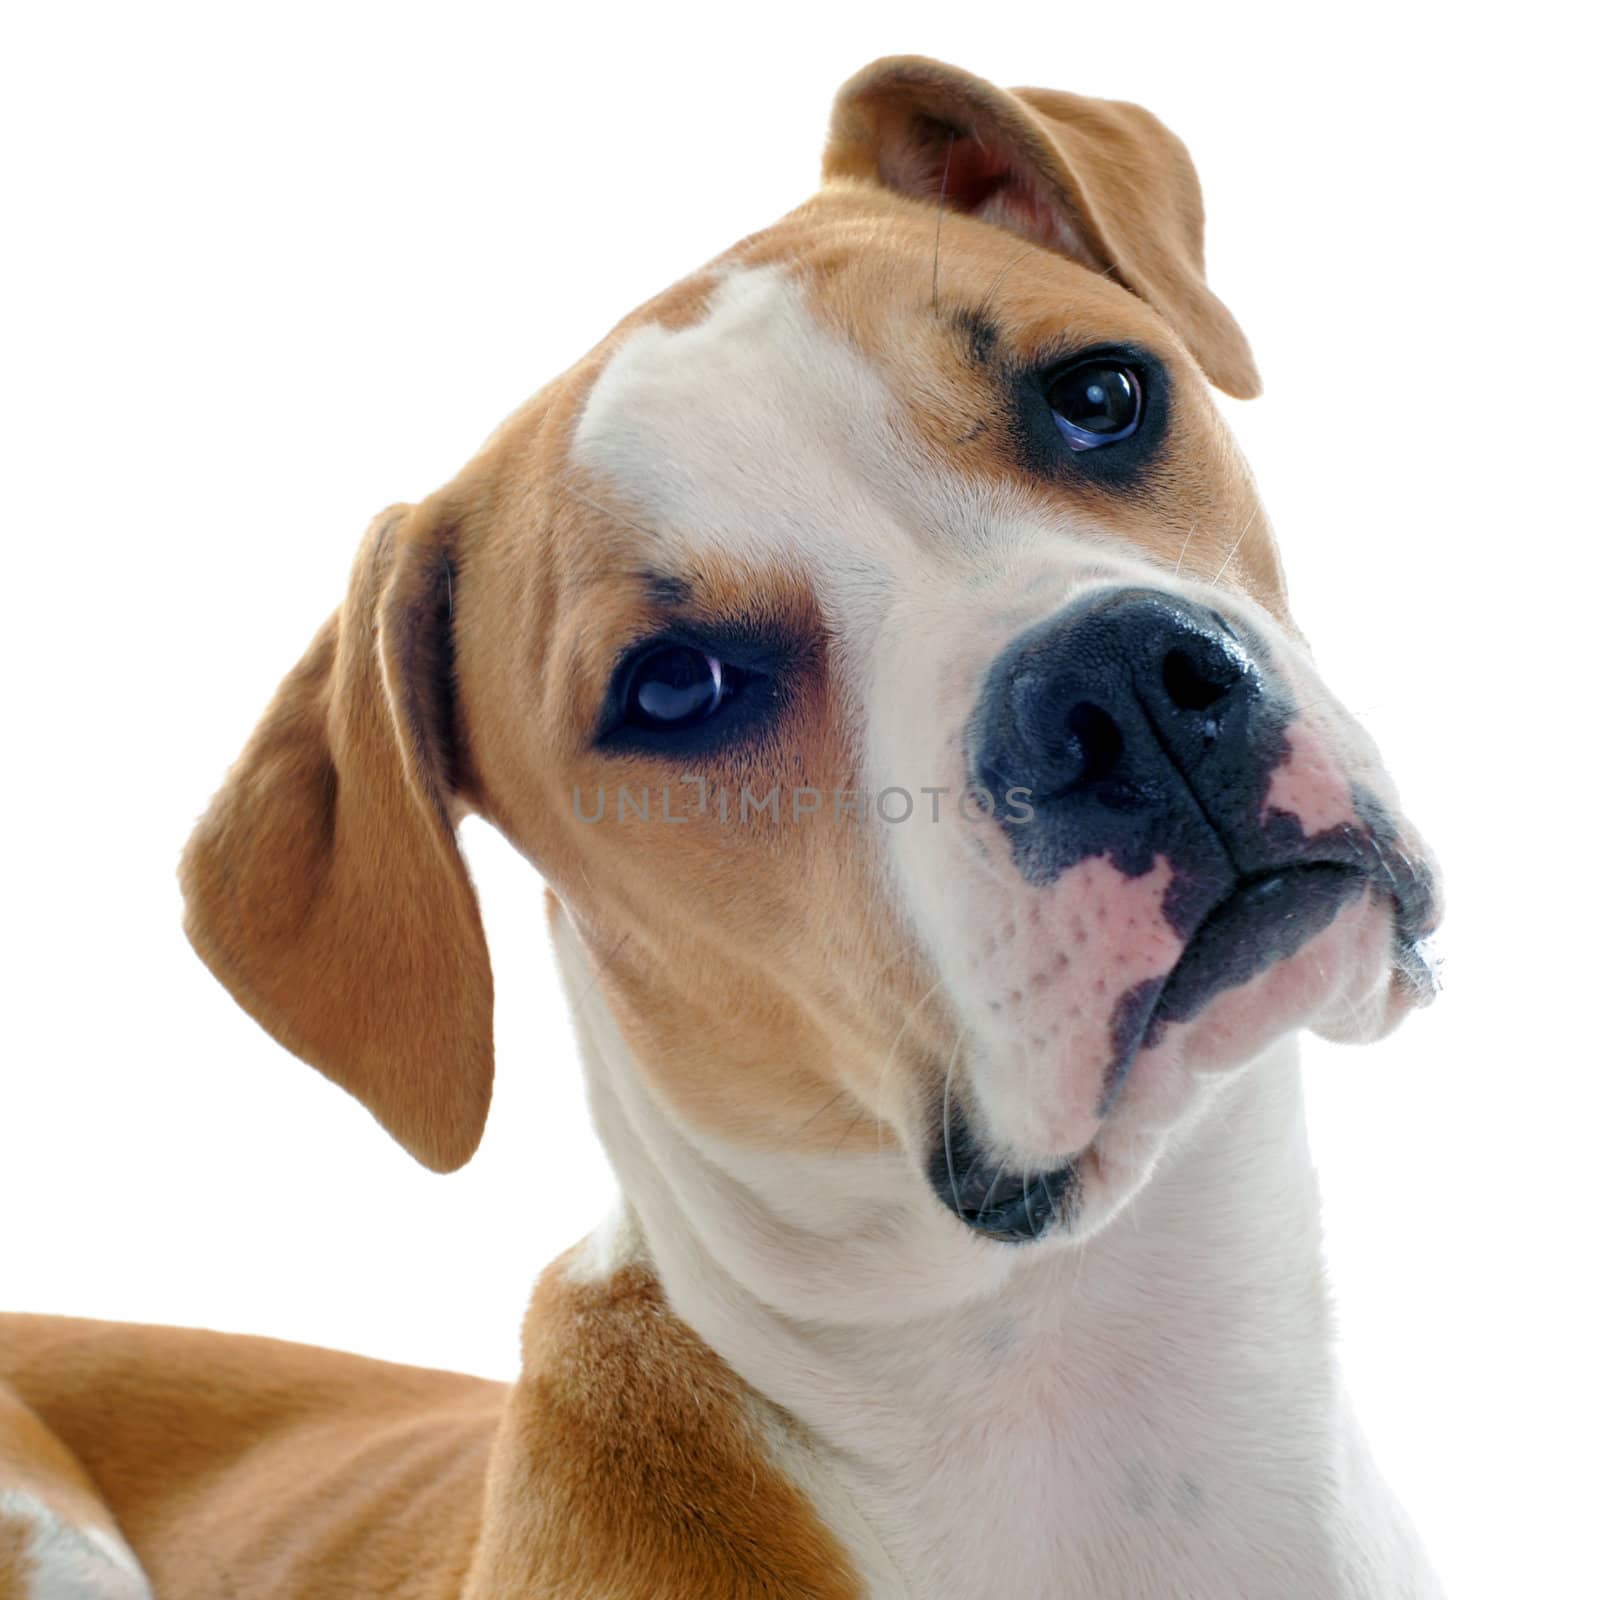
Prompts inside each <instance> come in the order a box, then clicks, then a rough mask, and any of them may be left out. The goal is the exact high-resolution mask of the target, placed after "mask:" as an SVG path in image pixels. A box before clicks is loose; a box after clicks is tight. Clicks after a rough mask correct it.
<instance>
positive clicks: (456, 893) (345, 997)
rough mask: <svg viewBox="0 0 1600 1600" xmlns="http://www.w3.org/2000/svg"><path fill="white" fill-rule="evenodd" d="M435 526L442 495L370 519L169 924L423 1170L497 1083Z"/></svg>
mask: <svg viewBox="0 0 1600 1600" xmlns="http://www.w3.org/2000/svg"><path fill="white" fill-rule="evenodd" d="M452 526H453V524H452V520H451V518H450V515H449V513H448V511H447V510H446V509H445V508H444V503H443V496H442V495H441V496H436V497H435V498H434V499H433V500H432V501H429V502H425V503H424V504H423V505H421V506H416V507H400V508H397V509H396V510H395V511H393V512H391V513H386V514H385V515H384V516H382V517H380V518H379V519H378V520H377V521H376V522H374V523H373V525H372V527H371V528H370V529H369V530H368V532H367V536H366V538H365V539H364V540H363V541H362V544H361V550H360V553H359V554H358V555H357V557H356V563H355V567H354V570H353V571H352V572H351V575H350V587H349V591H348V593H347V594H346V596H345V601H344V604H343V605H342V606H341V607H340V608H339V609H338V610H337V611H336V612H335V613H334V614H333V616H332V617H330V618H329V619H328V621H327V623H326V624H325V625H324V626H323V628H322V629H321V631H320V632H319V633H318V634H317V636H316V638H315V639H314V640H312V642H311V646H310V648H309V649H308V650H307V651H306V653H305V655H304V656H303V657H302V658H301V660H300V662H299V664H298V665H297V666H296V667H295V668H294V670H293V671H291V672H290V674H289V675H288V677H287V678H285V679H284V680H283V684H282V686H281V687H280V688H279V690H278V693H277V695H276V697H275V698H274V700H273V702H272V704H271V705H270V706H269V707H268V708H267V711H266V715H265V716H263V717H262V719H261V723H260V725H259V726H258V727H257V729H256V731H255V733H254V734H253V735H252V736H251V739H250V742H249V743H248V744H247V745H246V746H245V749H244V753H243V754H242V755H241V756H240V757H239V759H238V760H237V761H236V762H235V763H234V765H233V769H232V771H230V772H229V774H228V776H227V779H226V781H225V782H224V783H223V786H222V788H221V790H219V791H218V793H217V796H216V798H215V799H214V800H213V801H212V802H211V806H210V809H209V810H208V811H207V812H206V814H205V815H204V816H203V817H202V818H201V819H200V822H199V824H198V826H197V827H196V828H195V831H194V834H193V836H192V837H191V839H190V840H189V844H188V847H187V849H185V851H184V853H183V864H182V866H181V867H180V869H179V880H180V882H181V884H182V888H183V897H184V928H185V931H186V932H187V933H188V935H189V938H190V940H191V941H192V942H193V944H194V947H195V949H196V950H197V951H198V952H199V953H200V955H201V956H202V957H203V958H204V960H205V962H206V965H207V966H209V967H210V968H211V970H212V971H213V972H214V973H215V974H216V975H217V977H218V978H220V979H221V980H222V982H223V983H224V984H225V985H226V986H227V988H228V989H229V990H230V991H231V993H232V994H233V997H234V999H236V1000H237V1001H238V1002H239V1004H240V1005H242V1006H243V1007H244V1008H245V1010H246V1011H248V1012H249V1013H250V1014H251V1015H252V1016H253V1017H254V1018H255V1019H256V1021H257V1022H259V1023H260V1024H261V1025H262V1026H263V1027H264V1028H265V1029H266V1030H267V1031H268V1032H269V1033H270V1034H272V1036H273V1037H274V1038H275V1039H277V1040H278V1042H279V1043H280V1044H283V1045H286V1046H287V1047H288V1048H289V1049H290V1050H292V1051H294V1053H295V1054H296V1055H298V1056H300V1057H301V1058H302V1059H304V1060H306V1061H309V1062H310V1063H311V1064H312V1066H314V1067H317V1068H318V1069H319V1070H320V1071H322V1072H323V1073H325V1074H326V1075H327V1076H328V1077H330V1078H332V1079H333V1081H334V1082H335V1083H337V1084H339V1085H340V1086H341V1087H342V1088H344V1089H347V1090H349V1092H350V1093H351V1094H353V1095H355V1096H356V1098H357V1099H358V1100H360V1101H361V1102H362V1103H363V1104H364V1105H365V1106H366V1107H367V1109H368V1110H369V1111H370V1112H371V1113H372V1114H373V1115H374V1116H375V1117H376V1118H377V1119H378V1121H379V1122H381V1123H382V1124H383V1125H384V1127H386V1128H387V1129H388V1130H389V1132H390V1133H391V1134H393V1135H394V1137H395V1138H396V1139H398V1140H399V1141H400V1143H401V1144H403V1145H404V1146H405V1147H406V1149H407V1150H409V1151H410V1152H411V1154H412V1155H414V1156H415V1157H416V1158H417V1160H419V1161H421V1162H422V1163H423V1164H424V1165H425V1166H429V1167H432V1168H433V1169H434V1170H435V1171H439V1172H448V1171H450V1170H451V1169H452V1168H455V1167H459V1166H460V1165H461V1164H462V1163H463V1162H464V1161H465V1160H466V1159H467V1157H468V1156H470V1155H471V1154H472V1152H473V1150H474V1149H475V1148H476V1146H477V1143H478V1140H479V1137H480V1135H481V1134H482V1132H483V1126H484V1119H485V1118H486V1117H487V1115H488V1110H489V1094H490V1090H491V1087H492V1083H493V1077H494V1040H493V981H492V978H491V976H490V968H489V952H488V948H487V946H486V944H485V942H484V937H483V928H482V925H481V923H480V922H479V918H478V902H477V896H476V895H475V894H474V892H473V888H472V883H471V880H470V879H469V877H468V875H467V868H466V863H465V861H464V860H463V859H462V857H461V854H460V852H459V850H458V849H457V847H456V839H455V822H456V818H457V816H458V815H459V813H460V812H461V811H462V810H464V809H465V802H464V800H463V795H464V793H465V791H466V790H467V789H469V788H470V781H469V780H468V778H467V774H466V767H467V753H466V744H465V730H464V728H463V727H462V726H461V724H460V716H459V708H458V706H457V703H456V691H455V684H454V651H453V638H454V632H453V619H454V609H455V581H456V567H455V562H456V557H455V553H454V549H453V542H454V541H453V536H452V532H451V529H452Z"/></svg>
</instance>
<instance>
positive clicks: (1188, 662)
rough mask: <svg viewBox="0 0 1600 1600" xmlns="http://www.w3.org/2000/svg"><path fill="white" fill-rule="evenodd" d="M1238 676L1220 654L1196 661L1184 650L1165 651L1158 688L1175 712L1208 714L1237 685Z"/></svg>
mask: <svg viewBox="0 0 1600 1600" xmlns="http://www.w3.org/2000/svg"><path fill="white" fill-rule="evenodd" d="M1241 676H1242V673H1241V672H1240V670H1239V668H1238V666H1237V665H1236V664H1235V663H1234V662H1233V661H1231V660H1230V659H1229V658H1228V657H1227V656H1225V655H1223V654H1222V653H1221V651H1217V652H1216V653H1215V654H1210V653H1208V658H1207V659H1206V660H1205V661H1203V662H1201V661H1197V660H1196V659H1195V657H1194V656H1192V655H1191V654H1190V653H1189V652H1188V651H1187V650H1182V649H1178V650H1169V651H1168V652H1167V654H1166V659H1165V660H1164V661H1163V662H1162V663H1161V687H1162V688H1163V689H1165V690H1166V692H1167V699H1168V700H1169V701H1170V702H1171V703H1172V704H1173V705H1174V706H1176V707H1177V709H1178V710H1179V711H1208V710H1209V709H1210V708H1211V707H1212V706H1214V705H1215V704H1216V703H1217V701H1219V700H1220V699H1221V698H1222V697H1223V696H1224V695H1225V694H1227V692H1228V691H1229V690H1230V689H1231V688H1233V686H1234V685H1235V684H1236V683H1238V681H1239V679H1240V677H1241Z"/></svg>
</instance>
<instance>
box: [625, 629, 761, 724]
mask: <svg viewBox="0 0 1600 1600" xmlns="http://www.w3.org/2000/svg"><path fill="white" fill-rule="evenodd" d="M737 687H738V673H737V671H736V670H735V669H733V668H731V667H728V666H726V665H725V664H724V663H723V662H722V661H721V660H720V659H719V658H718V657H716V656H714V655H711V654H709V653H708V652H707V651H704V650H695V649H693V648H692V647H690V646H689V645H682V644H669V645H661V646H659V647H658V648H656V649H654V650H650V651H647V652H646V653H645V654H644V655H643V656H641V657H640V658H639V660H638V661H636V662H635V663H634V666H633V671H632V673H631V674H630V675H629V678H628V692H627V696H626V699H625V701H624V705H623V720H624V721H625V722H628V723H630V724H632V726H634V727H636V728H692V727H694V726H696V725H697V724H699V723H702V722H705V721H707V720H708V719H709V718H711V717H713V716H715V715H716V714H717V712H718V711H719V710H721V709H722V707H723V705H724V704H725V703H726V702H727V700H728V699H729V698H730V697H731V696H732V694H733V693H734V691H735V689H736V688H737Z"/></svg>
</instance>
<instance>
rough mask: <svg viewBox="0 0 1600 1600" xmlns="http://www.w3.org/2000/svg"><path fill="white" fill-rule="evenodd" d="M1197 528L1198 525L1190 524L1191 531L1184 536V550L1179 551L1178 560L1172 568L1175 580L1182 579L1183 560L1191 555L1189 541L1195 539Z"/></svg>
mask: <svg viewBox="0 0 1600 1600" xmlns="http://www.w3.org/2000/svg"><path fill="white" fill-rule="evenodd" d="M1195 526H1196V524H1194V523H1193V522H1191V523H1190V524H1189V531H1188V532H1187V533H1186V534H1184V536H1183V548H1182V549H1181V550H1179V552H1178V559H1177V561H1176V562H1175V563H1174V565H1173V568H1172V576H1173V577H1174V578H1177V577H1181V576H1182V574H1183V558H1184V556H1186V555H1187V554H1188V553H1189V541H1190V540H1191V539H1192V538H1194V530H1195Z"/></svg>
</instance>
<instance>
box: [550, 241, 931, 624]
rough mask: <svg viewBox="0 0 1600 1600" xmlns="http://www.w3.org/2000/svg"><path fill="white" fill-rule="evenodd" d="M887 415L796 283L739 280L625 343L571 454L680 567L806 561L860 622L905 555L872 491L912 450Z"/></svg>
mask: <svg viewBox="0 0 1600 1600" xmlns="http://www.w3.org/2000/svg"><path fill="white" fill-rule="evenodd" d="M893 411H894V407H893V405H892V402H891V399H890V395H889V392H888V389H887V387H886V386H885V384H884V383H883V381H882V379H881V377H880V376H879V375H878V374H877V372H876V371H874V369H873V368H872V367H871V365H870V364H869V363H868V362H867V361H866V360H865V359H864V358H863V357H861V356H860V355H859V354H858V353H857V352H855V351H853V350H851V349H850V348H849V347H848V346H847V345H845V344H844V343H843V342H842V341H840V340H838V339H836V338H835V337H833V336H832V335H831V334H828V333H827V332H825V331H824V330H823V329H822V328H821V327H819V326H818V324H817V322H816V319H815V318H814V317H813V316H812V315H811V313H810V311H809V309H808V308H807V306H806V304H805V302H804V298H803V295H802V293H801V290H800V287H799V285H798V284H796V283H795V282H794V281H792V280H791V279H790V278H788V277H786V276H785V275H783V274H782V273H780V272H778V271H777V270H775V269H773V268H765V267H764V268H744V269H739V268H736V269H734V270H732V271H730V272H729V273H728V274H727V275H726V276H725V277H724V278H723V279H722V281H721V283H720V284H719V285H718V287H717V289H716V291H715V293H714V294H713V295H712V297H711V302H710V305H709V306H708V308H707V310H706V313H705V315H704V316H703V317H702V318H701V320H700V321H698V322H696V323H694V324H692V325H691V326H689V327H683V328H664V327H661V326H659V325H655V324H651V325H648V326H645V327H642V328H639V329H637V330H636V331H635V332H633V333H632V334H630V335H629V336H628V337H627V338H626V339H625V340H624V341H623V343H622V344H621V346H620V347H619V348H618V350H617V351H616V353H615V354H614V355H613V356H612V357H611V359H610V361H609V362H608V363H607V365H606V367H605V369H604V371H602V373H601V374H600V377H599V378H598V380H597V381H596V382H595V385H594V387H593V389H591V391H590V393H589V397H588V401H587V403H586V404H585V406H584V411H583V416H582V418H581V419H580V421H579V423H578V428H577V431H576V433H575V435H574V438H573V446H572V454H573V459H574V461H575V462H576V463H577V464H578V465H580V466H582V467H584V468H586V469H588V470H589V471H591V472H593V473H594V474H596V476H597V477H599V478H600V479H601V480H602V481H603V482H604V483H606V484H607V485H609V486H611V487H612V488H614V489H616V490H618V491H620V492H621V493H622V494H623V495H624V496H626V499H627V501H628V503H629V506H631V507H632V508H634V509H635V510H637V511H642V512H643V514H644V515H645V516H646V517H647V518H648V519H649V522H650V525H651V529H652V531H653V532H655V533H657V534H659V536H660V537H661V539H662V540H663V541H664V543H665V544H666V547H667V549H668V551H669V552H670V553H671V554H673V555H675V556H677V557H678V558H679V559H682V560H684V561H685V562H692V561H693V558H694V556H695V555H696V554H697V553H700V552H712V553H719V554H727V555H731V556H734V557H737V558H741V559H744V560H746V561H750V562H753V563H759V564H761V565H771V564H774V563H780V564H799V563H803V569H804V571H805V572H806V574H807V576H808V577H810V578H811V580H812V581H813V582H814V583H815V584H816V585H817V587H818V589H819V592H821V593H822V594H823V596H824V598H825V599H830V600H833V601H835V602H836V603H845V602H849V601H854V602H855V605H856V607H857V608H858V609H859V607H860V606H862V605H863V604H865V603H867V602H868V601H869V598H870V597H872V596H873V595H874V593H875V592H877V593H876V598H877V599H878V600H879V601H880V603H881V599H882V594H881V589H882V585H883V579H884V576H885V574H886V572H887V570H888V569H889V568H890V567H892V566H893V565H894V564H895V562H896V559H897V555H900V554H901V551H900V547H902V546H903V545H904V544H905V542H906V538H905V535H904V533H903V532H902V531H901V528H900V527H899V526H898V525H897V523H896V521H895V519H894V518H893V517H891V516H890V515H889V514H888V512H887V510H886V509H885V504H884V499H885V497H884V496H883V494H882V492H881V490H882V489H883V488H885V487H887V482H886V480H887V481H888V482H892V481H893V480H895V479H898V478H901V477H902V476H903V473H904V471H905V469H904V468H902V467H900V466H897V464H896V462H897V457H900V456H902V455H905V454H908V453H909V452H910V449H911V447H910V445H909V444H908V443H907V441H906V440H904V439H903V438H902V437H900V433H899V430H897V429H896V427H895V425H894V422H893ZM875 489H877V490H878V491H879V492H877V493H875V492H874V491H875ZM619 509H623V508H622V507H619Z"/></svg>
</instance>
